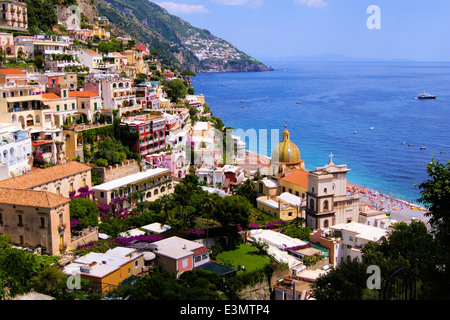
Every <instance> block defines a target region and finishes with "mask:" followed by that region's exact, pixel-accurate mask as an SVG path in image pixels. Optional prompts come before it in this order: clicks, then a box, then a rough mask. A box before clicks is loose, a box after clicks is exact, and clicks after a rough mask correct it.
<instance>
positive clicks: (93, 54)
mask: <svg viewBox="0 0 450 320" xmlns="http://www.w3.org/2000/svg"><path fill="white" fill-rule="evenodd" d="M82 50H83V51H84V52H87V53H89V54H90V55H91V56H101V54H99V53H97V52H95V51H94V50H91V49H82Z"/></svg>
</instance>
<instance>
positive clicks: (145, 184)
mask: <svg viewBox="0 0 450 320" xmlns="http://www.w3.org/2000/svg"><path fill="white" fill-rule="evenodd" d="M92 190H93V191H94V193H95V198H96V199H97V201H98V202H99V203H102V204H105V205H110V204H111V203H112V201H113V200H114V199H116V198H118V197H124V196H127V199H126V200H125V203H124V206H125V207H127V208H130V207H133V206H134V205H135V203H136V202H143V201H155V200H156V199H157V198H159V197H160V196H161V195H163V194H168V193H172V192H173V190H174V186H173V183H172V179H171V173H170V171H169V169H165V168H157V169H150V170H147V171H143V172H138V173H135V174H132V175H129V176H126V177H123V178H120V179H116V180H112V181H109V182H106V183H103V184H101V185H98V186H95V187H93V188H92ZM133 195H137V196H138V197H137V198H135V199H133Z"/></svg>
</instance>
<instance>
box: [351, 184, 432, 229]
mask: <svg viewBox="0 0 450 320" xmlns="http://www.w3.org/2000/svg"><path fill="white" fill-rule="evenodd" d="M347 192H349V193H351V194H355V193H356V194H359V195H360V196H361V204H366V205H367V206H368V208H369V209H373V210H379V211H383V212H386V213H390V214H391V217H392V219H393V220H396V221H398V222H410V221H411V220H413V219H417V220H420V221H423V222H428V220H429V217H427V216H426V213H428V212H429V211H428V210H427V209H426V208H424V207H423V206H420V205H418V204H415V203H410V202H407V201H404V200H400V199H397V198H395V196H393V195H390V194H383V193H381V192H379V191H375V190H371V189H367V188H364V187H360V186H356V185H354V184H351V183H347Z"/></svg>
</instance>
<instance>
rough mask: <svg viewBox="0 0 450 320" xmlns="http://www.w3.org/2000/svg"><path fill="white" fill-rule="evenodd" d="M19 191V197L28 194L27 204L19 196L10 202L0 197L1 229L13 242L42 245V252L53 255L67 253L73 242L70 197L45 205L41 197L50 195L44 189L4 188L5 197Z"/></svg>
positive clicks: (32, 245) (29, 245)
mask: <svg viewBox="0 0 450 320" xmlns="http://www.w3.org/2000/svg"><path fill="white" fill-rule="evenodd" d="M17 191H18V192H20V195H17V196H16V198H18V197H21V196H24V197H28V201H27V202H28V204H27V205H23V204H21V201H20V199H18V200H17V202H14V199H13V201H12V202H10V203H5V202H3V201H1V200H0V233H5V234H8V235H10V236H11V239H12V243H13V244H16V245H19V246H24V247H29V248H38V247H40V248H41V250H42V253H46V254H50V255H60V254H62V253H64V252H65V250H66V249H67V248H68V246H69V245H70V242H71V235H70V214H69V201H70V199H68V198H66V199H65V198H63V197H59V198H60V199H59V200H58V201H57V202H56V203H57V205H55V206H53V205H52V204H50V205H48V204H47V205H45V206H43V205H42V201H41V198H43V197H47V195H46V193H44V192H35V191H28V190H9V189H3V188H2V190H1V192H2V193H3V195H2V197H4V196H5V195H6V194H8V193H10V192H11V193H14V192H17ZM12 196H14V195H12ZM53 196H55V195H53ZM33 203H35V204H33ZM47 203H51V202H50V201H49V202H47Z"/></svg>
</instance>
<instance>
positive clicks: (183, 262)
mask: <svg viewBox="0 0 450 320" xmlns="http://www.w3.org/2000/svg"><path fill="white" fill-rule="evenodd" d="M181 265H182V267H183V269H186V268H187V267H188V259H184V260H183V261H182V262H181Z"/></svg>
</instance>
